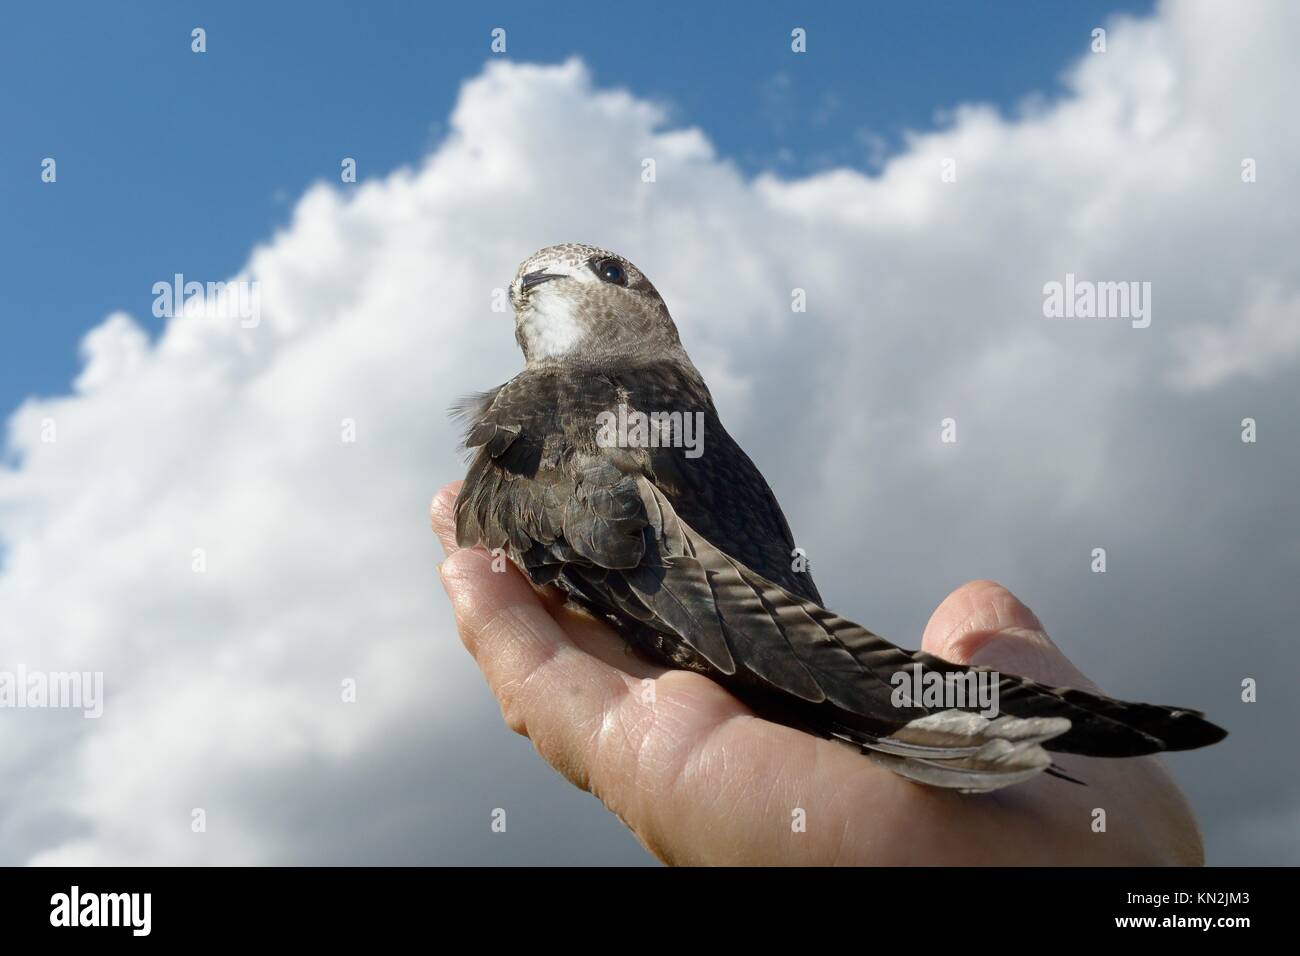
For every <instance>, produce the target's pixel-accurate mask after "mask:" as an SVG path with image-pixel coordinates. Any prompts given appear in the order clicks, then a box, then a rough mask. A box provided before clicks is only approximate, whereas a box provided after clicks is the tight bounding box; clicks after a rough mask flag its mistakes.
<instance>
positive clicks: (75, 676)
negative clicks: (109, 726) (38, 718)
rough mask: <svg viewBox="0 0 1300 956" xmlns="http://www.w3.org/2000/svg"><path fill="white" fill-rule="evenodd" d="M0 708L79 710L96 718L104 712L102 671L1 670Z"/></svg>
mask: <svg viewBox="0 0 1300 956" xmlns="http://www.w3.org/2000/svg"><path fill="white" fill-rule="evenodd" d="M0 707H11V708H15V709H18V710H22V709H24V708H43V707H44V708H56V709H66V710H80V711H81V712H82V713H81V716H82V717H87V718H90V719H95V718H98V717H100V716H101V715H102V714H103V713H104V672H103V671H29V670H28V669H27V668H26V667H25V666H23V665H22V664H19V665H18V670H17V671H0Z"/></svg>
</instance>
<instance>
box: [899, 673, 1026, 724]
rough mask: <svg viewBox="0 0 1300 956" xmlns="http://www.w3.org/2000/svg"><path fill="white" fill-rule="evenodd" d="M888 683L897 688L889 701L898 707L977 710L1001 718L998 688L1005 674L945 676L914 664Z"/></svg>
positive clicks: (991, 716)
mask: <svg viewBox="0 0 1300 956" xmlns="http://www.w3.org/2000/svg"><path fill="white" fill-rule="evenodd" d="M889 682H890V683H891V684H893V685H894V690H893V692H892V693H891V694H890V695H889V702H890V703H891V704H893V705H894V706H895V707H924V708H926V709H927V710H969V709H972V708H976V707H978V708H979V710H978V711H977V713H978V714H979V715H980V716H981V717H985V718H987V719H989V720H992V719H993V718H994V717H996V716H997V715H998V700H999V696H998V685H999V684H1001V683H1002V675H1001V674H999V673H998V672H997V671H959V672H949V673H943V672H942V671H936V670H925V669H924V668H922V667H921V665H920V664H913V665H912V667H911V669H910V670H901V671H894V673H893V674H892V675H891V676H890V678H889Z"/></svg>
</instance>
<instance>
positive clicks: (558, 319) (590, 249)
mask: <svg viewBox="0 0 1300 956" xmlns="http://www.w3.org/2000/svg"><path fill="white" fill-rule="evenodd" d="M510 303H511V305H513V306H514V309H515V338H516V339H517V340H518V341H519V347H520V348H521V349H523V352H524V358H525V359H526V360H527V362H528V364H530V365H532V364H536V363H540V362H548V361H561V360H563V359H565V358H566V357H576V356H579V355H581V356H596V355H602V354H617V353H620V352H626V351H629V350H631V349H634V348H638V347H642V348H643V347H647V346H649V347H651V348H656V347H657V348H664V347H671V346H680V344H681V343H680V340H679V339H678V337H677V329H676V327H675V326H674V325H673V320H672V317H671V316H670V315H669V314H668V307H667V306H666V305H664V300H663V299H661V298H660V297H659V293H658V292H657V291H656V290H655V287H654V286H653V285H651V284H650V280H649V279H647V278H646V277H645V275H644V273H642V272H641V270H640V269H638V268H637V267H636V266H634V265H632V263H630V262H628V261H627V260H626V259H624V258H623V257H622V256H620V255H618V254H617V253H613V252H608V251H606V250H604V249H597V248H596V247H595V246H586V245H582V244H581V243H576V242H568V243H564V244H563V245H558V246H547V247H546V248H545V249H541V250H539V251H538V252H535V253H533V254H532V255H531V256H529V257H528V258H527V259H525V260H524V262H523V264H522V265H520V267H519V271H518V272H517V273H516V274H515V280H514V282H512V283H511V284H510Z"/></svg>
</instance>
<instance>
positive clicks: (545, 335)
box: [520, 290, 586, 359]
mask: <svg viewBox="0 0 1300 956" xmlns="http://www.w3.org/2000/svg"><path fill="white" fill-rule="evenodd" d="M538 292H539V293H540V294H534V295H533V298H532V301H531V302H529V303H528V308H527V310H526V311H525V313H524V316H523V318H522V319H521V320H520V322H521V327H522V329H523V335H524V341H525V342H527V343H528V357H529V358H531V359H547V358H558V357H560V356H562V355H567V354H569V353H570V352H572V351H573V350H574V349H576V348H577V347H578V345H579V344H580V343H581V342H582V339H583V337H584V335H585V334H586V333H585V331H584V330H583V328H582V325H581V323H579V321H578V316H577V310H576V309H575V308H574V303H573V301H572V300H570V299H569V298H568V297H567V296H562V295H548V294H546V292H544V291H543V290H538Z"/></svg>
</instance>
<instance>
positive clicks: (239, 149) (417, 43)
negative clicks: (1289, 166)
mask: <svg viewBox="0 0 1300 956" xmlns="http://www.w3.org/2000/svg"><path fill="white" fill-rule="evenodd" d="M785 6H788V5H783V4H780V3H771V2H767V3H764V2H758V3H747V4H744V5H743V7H737V6H735V5H728V4H699V5H697V4H677V5H673V4H668V5H667V6H666V7H665V6H663V5H658V4H625V5H622V6H621V7H620V8H619V9H618V10H617V11H616V12H615V11H613V10H609V11H605V12H596V13H593V11H592V10H591V9H590V8H589V7H587V6H584V5H582V4H578V3H572V4H563V3H561V4H551V5H549V6H538V5H537V4H532V3H515V4H463V5H462V4H447V3H417V2H410V3H401V2H384V3H376V4H369V5H357V4H351V3H330V2H325V3H320V4H312V5H310V7H307V6H304V5H302V4H294V3H277V4H267V3H256V2H233V3H221V4H207V5H204V4H193V3H182V4H177V3H171V2H140V3H119V4H99V3H88V2H87V3H61V2H57V0H56V2H50V3H40V4H6V5H5V7H4V8H3V10H0V81H2V82H0V117H2V118H3V123H4V131H3V141H2V142H3V148H0V210H3V212H4V223H5V224H4V228H3V230H2V231H0V263H3V265H0V269H3V270H4V272H3V273H0V276H3V277H4V278H5V279H7V280H8V281H6V287H7V288H8V289H9V290H10V300H9V304H8V307H7V308H6V309H5V315H4V317H3V319H2V320H0V321H3V322H4V325H3V328H4V332H5V337H6V342H7V343H11V344H12V345H13V347H10V348H6V349H4V351H3V354H0V408H12V407H14V406H15V405H17V404H18V402H20V401H21V400H22V399H23V398H24V397H25V396H27V395H29V394H51V393H55V392H58V391H59V390H61V389H62V388H64V387H66V385H67V384H68V383H69V382H70V381H71V380H72V378H73V377H74V376H75V374H76V371H77V343H78V342H79V341H80V339H81V336H82V335H83V334H85V332H86V330H87V329H89V328H90V327H91V326H92V325H94V324H96V322H97V317H102V316H103V315H106V314H107V313H108V312H110V311H112V310H114V309H127V310H130V311H132V312H135V313H137V314H138V315H139V316H140V317H141V318H144V319H146V320H148V319H151V318H152V316H151V315H150V314H149V307H150V306H151V305H152V301H153V295H152V292H151V291H150V290H151V289H152V286H153V283H154V282H155V281H158V278H159V277H161V276H171V275H172V274H174V273H176V272H181V273H185V274H192V275H202V276H224V275H229V274H232V273H234V272H235V271H236V270H237V269H238V268H239V267H240V266H241V265H242V264H243V262H244V260H245V259H246V257H247V254H248V250H249V248H250V247H251V246H252V245H253V244H254V243H257V242H263V241H266V240H267V239H269V238H270V237H271V236H272V235H273V234H274V232H275V230H276V229H277V228H280V227H282V226H284V225H285V223H286V222H287V221H288V219H289V216H290V214H291V212H292V210H293V204H294V202H295V201H296V199H297V197H298V196H300V195H301V194H302V192H303V190H304V189H306V187H307V186H308V185H309V184H311V183H312V182H315V181H317V180H320V179H322V178H334V177H336V175H337V173H336V170H337V167H338V161H339V157H342V156H352V157H354V158H355V159H357V161H358V164H359V178H360V179H363V180H364V179H373V178H376V177H381V176H384V175H386V174H388V173H389V172H391V171H392V170H393V169H395V168H397V167H400V166H402V165H405V164H411V163H414V162H416V161H418V160H419V159H420V157H421V156H423V155H424V154H425V153H426V152H427V151H428V150H429V149H430V148H431V147H432V146H433V145H434V144H436V143H437V142H438V141H439V140H440V139H441V138H442V136H443V135H445V134H446V132H447V114H448V113H449V112H450V110H451V107H452V105H453V104H454V102H455V100H456V95H457V91H458V90H459V88H460V84H461V82H462V81H463V80H465V79H466V78H467V77H469V76H472V75H473V74H475V73H477V72H478V70H479V69H481V68H482V66H483V63H484V61H485V60H486V59H487V57H488V55H489V50H488V43H489V39H490V37H489V34H490V32H491V30H492V29H493V28H494V27H496V26H503V27H505V28H506V29H507V36H508V44H507V55H508V56H509V57H510V58H511V59H516V60H527V61H536V62H543V63H554V62H559V61H561V60H563V59H565V58H566V57H568V56H570V55H574V54H577V55H580V56H581V57H582V58H583V60H584V61H585V62H586V63H587V64H588V65H589V66H590V68H591V70H592V72H593V74H594V75H595V76H596V77H598V78H599V79H600V81H601V83H602V84H606V85H613V86H626V87H628V88H630V89H634V90H635V91H636V92H637V94H638V95H639V96H641V97H644V98H648V99H652V100H655V101H659V102H662V103H664V104H665V105H666V106H667V107H668V108H669V110H670V115H671V116H672V118H673V120H674V121H675V122H679V123H684V124H689V125H698V126H700V127H701V128H703V129H706V130H708V133H709V137H710V138H711V139H712V140H713V142H714V143H715V144H716V146H717V148H718V149H719V150H720V152H721V153H722V154H723V155H725V156H727V157H728V159H729V160H731V161H733V162H735V163H736V164H737V165H738V166H739V167H740V168H742V169H744V170H745V171H746V172H747V173H751V174H752V173H756V172H758V171H760V170H764V169H772V170H777V171H780V172H782V173H784V174H797V173H806V172H808V171H811V170H815V169H821V168H826V167H829V166H832V165H845V166H850V167H855V168H860V169H871V168H874V167H876V166H878V164H879V161H880V159H881V158H882V157H883V156H887V155H888V154H889V153H890V152H892V151H894V150H896V149H897V148H899V146H900V145H901V139H902V136H903V134H904V132H905V131H906V130H923V129H928V128H930V127H932V126H933V124H934V120H935V114H936V113H937V112H940V111H943V110H947V109H951V108H952V107H953V106H955V105H956V104H958V103H960V102H964V101H970V100H979V101H984V102H989V103H995V104H997V105H998V106H999V107H1000V108H1002V109H1011V108H1014V106H1015V105H1016V104H1017V103H1018V101H1019V100H1020V99H1021V98H1022V97H1023V96H1026V95H1028V94H1039V95H1045V96H1052V95H1056V94H1058V93H1059V92H1060V91H1061V86H1060V82H1059V78H1058V74H1059V73H1060V71H1061V68H1062V66H1063V64H1064V63H1065V62H1066V60H1067V59H1068V57H1070V56H1072V55H1075V54H1077V53H1079V52H1080V51H1081V50H1083V49H1085V47H1086V45H1087V42H1088V34H1089V32H1090V31H1091V29H1092V28H1093V27H1094V26H1095V25H1096V24H1097V23H1098V22H1099V21H1100V20H1101V19H1103V18H1104V14H1105V13H1107V12H1109V11H1118V10H1127V11H1142V10H1146V9H1149V8H1150V4H1149V3H1098V4H1088V3H1079V4H1060V5H1052V6H1048V5H1044V4H1041V3H1033V2H1030V0H1025V2H1014V3H1003V4H998V5H997V6H996V7H995V8H993V9H992V10H981V9H979V8H978V5H975V4H962V3H932V4H922V5H920V6H916V5H910V4H856V3H843V4H835V3H831V4H816V5H814V8H813V9H811V10H810V11H809V12H808V13H807V14H804V13H801V14H800V17H799V22H800V24H802V25H803V26H805V27H806V28H807V29H808V30H810V31H812V33H813V35H815V36H816V42H815V45H814V47H813V52H814V54H815V55H813V56H808V57H805V58H803V59H798V58H795V57H791V56H789V55H788V54H789V44H788V43H784V42H783V43H777V42H776V40H777V39H784V38H786V37H788V35H789V30H790V29H791V28H790V26H789V23H788V21H789V19H790V16H789V14H788V13H786V12H784V11H783V7H785ZM196 25H202V26H204V27H205V28H206V30H207V32H208V38H209V41H210V42H209V47H208V53H206V54H205V55H203V56H195V55H194V54H193V53H191V52H190V41H189V34H190V30H192V29H193V28H194V27H195V26H196ZM47 156H52V157H54V158H56V159H57V160H58V162H59V166H60V169H61V171H62V173H63V175H62V176H61V180H62V181H61V183H60V185H61V186H62V187H64V188H61V189H57V190H51V189H42V188H41V187H42V186H43V185H44V184H43V183H42V182H41V180H40V175H39V174H40V162H41V160H42V159H44V158H45V157H47ZM33 170H35V173H33ZM55 250H57V254H56V252H55ZM147 329H148V331H149V332H150V334H151V335H156V334H157V333H158V331H159V329H160V323H158V322H157V321H154V322H152V323H148V322H147Z"/></svg>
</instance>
